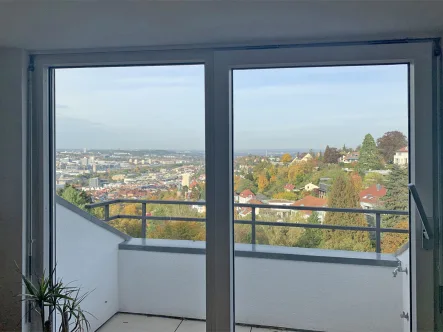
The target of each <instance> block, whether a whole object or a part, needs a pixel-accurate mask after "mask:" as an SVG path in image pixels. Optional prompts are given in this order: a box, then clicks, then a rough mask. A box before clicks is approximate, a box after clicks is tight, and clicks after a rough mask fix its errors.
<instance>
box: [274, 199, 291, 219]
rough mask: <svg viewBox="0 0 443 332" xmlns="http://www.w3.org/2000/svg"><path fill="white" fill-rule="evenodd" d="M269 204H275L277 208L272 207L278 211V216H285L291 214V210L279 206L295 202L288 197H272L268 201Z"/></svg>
mask: <svg viewBox="0 0 443 332" xmlns="http://www.w3.org/2000/svg"><path fill="white" fill-rule="evenodd" d="M267 203H268V204H269V205H275V206H276V207H275V208H272V209H270V210H271V211H273V212H276V213H277V215H278V216H280V217H284V216H288V215H289V214H291V210H287V209H279V208H278V207H279V206H289V205H292V204H293V203H294V201H290V200H287V199H270V200H269V201H268V202H267Z"/></svg>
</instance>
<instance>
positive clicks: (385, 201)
mask: <svg viewBox="0 0 443 332" xmlns="http://www.w3.org/2000/svg"><path fill="white" fill-rule="evenodd" d="M385 187H386V195H385V196H384V197H382V198H381V202H382V205H383V208H384V209H386V210H402V211H407V210H408V207H409V192H408V170H407V169H406V168H404V167H400V166H398V165H393V166H392V169H391V172H390V173H389V175H387V176H386V181H385ZM402 219H404V216H397V215H390V214H389V215H384V216H383V218H382V225H383V227H393V226H394V225H395V224H396V223H397V222H398V221H400V220H402Z"/></svg>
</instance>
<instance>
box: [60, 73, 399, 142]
mask: <svg viewBox="0 0 443 332" xmlns="http://www.w3.org/2000/svg"><path fill="white" fill-rule="evenodd" d="M233 77H234V78H233V80H234V148H235V150H249V149H282V150H284V149H299V148H302V149H309V148H313V149H324V148H325V147H326V145H330V146H336V147H341V146H343V144H346V145H347V146H351V147H355V146H357V145H358V144H360V143H361V142H362V140H363V138H364V136H365V134H367V133H370V134H372V135H373V136H374V138H375V139H377V138H378V137H380V136H381V135H383V133H384V132H386V131H391V130H399V131H402V132H403V133H404V134H406V135H407V127H408V114H407V113H408V90H407V83H408V79H407V66H406V65H389V66H388V65H383V66H349V67H312V68H285V69H254V70H236V71H235V72H234V76H233ZM56 107H57V109H56V121H57V123H56V139H57V142H56V144H57V148H66V149H70V148H88V149H99V148H102V149H104V148H111V149H112V148H115V149H117V148H120V149H172V150H188V149H192V150H204V68H203V66H201V65H192V66H156V67H152V66H151V67H118V68H78V69H57V70H56Z"/></svg>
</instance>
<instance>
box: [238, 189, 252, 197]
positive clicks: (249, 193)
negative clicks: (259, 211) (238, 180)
mask: <svg viewBox="0 0 443 332" xmlns="http://www.w3.org/2000/svg"><path fill="white" fill-rule="evenodd" d="M250 196H255V195H254V193H253V192H252V191H250V190H249V189H245V190H243V191H242V192H241V193H240V197H250Z"/></svg>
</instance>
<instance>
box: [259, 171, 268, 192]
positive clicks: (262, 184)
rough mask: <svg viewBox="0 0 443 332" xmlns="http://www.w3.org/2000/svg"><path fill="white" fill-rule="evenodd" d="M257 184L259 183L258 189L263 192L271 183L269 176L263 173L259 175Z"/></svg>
mask: <svg viewBox="0 0 443 332" xmlns="http://www.w3.org/2000/svg"><path fill="white" fill-rule="evenodd" d="M257 184H258V191H259V192H261V193H262V192H263V191H265V189H266V188H267V186H268V185H269V181H268V178H267V177H266V176H265V175H263V174H261V175H259V177H258V179H257Z"/></svg>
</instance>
